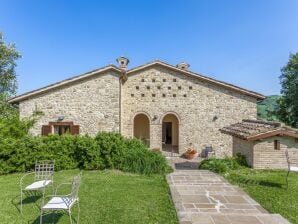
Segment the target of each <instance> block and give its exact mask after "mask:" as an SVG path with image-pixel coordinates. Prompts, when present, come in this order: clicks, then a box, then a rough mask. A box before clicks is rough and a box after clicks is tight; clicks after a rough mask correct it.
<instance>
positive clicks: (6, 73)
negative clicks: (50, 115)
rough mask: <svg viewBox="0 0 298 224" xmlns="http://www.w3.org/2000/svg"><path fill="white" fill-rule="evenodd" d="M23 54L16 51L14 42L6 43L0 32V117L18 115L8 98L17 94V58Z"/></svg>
mask: <svg viewBox="0 0 298 224" xmlns="http://www.w3.org/2000/svg"><path fill="white" fill-rule="evenodd" d="M20 57H21V55H20V54H19V53H18V52H17V51H16V48H15V45H14V44H5V42H4V40H3V36H2V33H1V32H0V118H3V117H4V118H6V117H8V116H16V115H17V113H18V111H17V109H16V108H15V107H14V106H12V105H10V104H8V103H7V102H6V101H7V98H8V97H10V96H12V95H14V94H16V90H17V81H16V72H15V67H16V60H17V59H18V58H20Z"/></svg>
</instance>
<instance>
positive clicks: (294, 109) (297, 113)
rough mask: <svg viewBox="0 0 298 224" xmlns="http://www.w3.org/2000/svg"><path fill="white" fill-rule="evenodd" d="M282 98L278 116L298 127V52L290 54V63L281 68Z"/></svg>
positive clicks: (279, 101)
mask: <svg viewBox="0 0 298 224" xmlns="http://www.w3.org/2000/svg"><path fill="white" fill-rule="evenodd" d="M281 73H282V74H281V76H280V83H281V95H282V96H281V98H280V99H279V100H278V108H277V111H276V113H277V116H278V118H279V119H280V120H281V121H283V122H284V123H285V124H287V125H290V126H292V127H295V128H298V52H297V53H296V54H290V58H289V61H288V63H287V64H286V65H285V66H284V67H283V68H282V69H281Z"/></svg>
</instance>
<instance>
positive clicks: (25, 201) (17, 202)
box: [11, 195, 41, 212]
mask: <svg viewBox="0 0 298 224" xmlns="http://www.w3.org/2000/svg"><path fill="white" fill-rule="evenodd" d="M40 198H41V195H28V196H25V198H24V199H23V201H22V204H23V205H26V204H32V203H33V204H34V205H35V206H36V207H37V209H39V208H40V205H39V204H38V203H37V201H38V200H39V199H40ZM20 199H21V196H20V195H17V196H15V197H14V198H13V199H12V200H11V204H13V205H14V207H15V208H16V209H17V210H18V212H21V201H20Z"/></svg>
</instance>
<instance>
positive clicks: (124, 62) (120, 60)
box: [116, 56, 129, 71]
mask: <svg viewBox="0 0 298 224" xmlns="http://www.w3.org/2000/svg"><path fill="white" fill-rule="evenodd" d="M116 61H117V62H118V64H119V68H121V69H122V70H125V71H126V69H127V65H128V63H129V60H128V58H126V57H122V56H121V57H119V58H117V59H116Z"/></svg>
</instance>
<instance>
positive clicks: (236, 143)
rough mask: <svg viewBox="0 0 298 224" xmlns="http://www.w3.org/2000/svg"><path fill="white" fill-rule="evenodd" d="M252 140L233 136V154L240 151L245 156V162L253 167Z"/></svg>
mask: <svg viewBox="0 0 298 224" xmlns="http://www.w3.org/2000/svg"><path fill="white" fill-rule="evenodd" d="M253 149H254V142H250V141H245V140H243V139H240V138H237V137H234V136H233V156H235V155H236V154H237V153H240V154H242V155H244V156H245V157H246V161H247V164H248V165H249V166H250V167H253V164H254V163H253V162H254V161H253Z"/></svg>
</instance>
